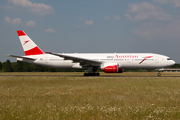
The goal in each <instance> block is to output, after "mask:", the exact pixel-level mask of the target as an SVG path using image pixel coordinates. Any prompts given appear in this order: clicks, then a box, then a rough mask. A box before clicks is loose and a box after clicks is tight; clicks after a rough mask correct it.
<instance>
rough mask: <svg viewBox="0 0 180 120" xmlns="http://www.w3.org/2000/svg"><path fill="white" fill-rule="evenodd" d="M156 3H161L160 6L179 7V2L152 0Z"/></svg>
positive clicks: (178, 0)
mask: <svg viewBox="0 0 180 120" xmlns="http://www.w3.org/2000/svg"><path fill="white" fill-rule="evenodd" d="M154 1H156V2H158V3H162V4H173V5H174V7H177V8H178V7H180V0H154Z"/></svg>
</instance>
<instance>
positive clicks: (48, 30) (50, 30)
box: [44, 28, 57, 33]
mask: <svg viewBox="0 0 180 120" xmlns="http://www.w3.org/2000/svg"><path fill="white" fill-rule="evenodd" d="M44 31H45V32H48V33H57V32H56V31H55V30H53V29H51V28H49V29H46V30H44Z"/></svg>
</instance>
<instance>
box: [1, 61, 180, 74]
mask: <svg viewBox="0 0 180 120" xmlns="http://www.w3.org/2000/svg"><path fill="white" fill-rule="evenodd" d="M169 68H180V64H175V65H173V66H171V67H169ZM84 71H85V70H82V69H54V68H49V67H44V66H40V65H35V64H30V63H25V62H22V61H17V62H12V63H11V61H10V60H7V61H6V62H3V63H1V61H0V72H84ZM98 71H100V70H98ZM153 71H155V70H144V69H125V70H124V72H153Z"/></svg>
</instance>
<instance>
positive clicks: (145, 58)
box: [139, 56, 153, 64]
mask: <svg viewBox="0 0 180 120" xmlns="http://www.w3.org/2000/svg"><path fill="white" fill-rule="evenodd" d="M152 57H153V56H147V57H143V58H144V59H143V60H142V61H141V62H140V63H139V64H141V63H143V62H144V61H145V60H147V59H148V58H152Z"/></svg>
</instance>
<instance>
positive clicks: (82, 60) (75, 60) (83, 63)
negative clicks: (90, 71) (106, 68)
mask: <svg viewBox="0 0 180 120" xmlns="http://www.w3.org/2000/svg"><path fill="white" fill-rule="evenodd" d="M46 53H48V54H51V55H55V56H59V57H62V58H64V60H72V61H73V63H80V65H81V66H99V65H101V64H102V62H101V61H97V60H91V59H85V58H80V57H74V56H69V55H64V54H57V53H52V52H46Z"/></svg>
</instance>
